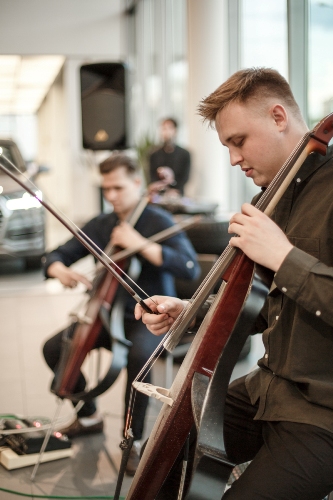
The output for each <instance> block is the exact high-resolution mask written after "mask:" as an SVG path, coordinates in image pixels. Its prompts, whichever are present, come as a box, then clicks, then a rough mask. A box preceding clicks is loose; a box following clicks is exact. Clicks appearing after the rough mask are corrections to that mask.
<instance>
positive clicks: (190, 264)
mask: <svg viewBox="0 0 333 500" xmlns="http://www.w3.org/2000/svg"><path fill="white" fill-rule="evenodd" d="M186 267H187V268H188V269H192V267H194V263H193V262H192V261H191V260H188V261H187V262H186Z"/></svg>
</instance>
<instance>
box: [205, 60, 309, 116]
mask: <svg viewBox="0 0 333 500" xmlns="http://www.w3.org/2000/svg"><path fill="white" fill-rule="evenodd" d="M269 97H276V98H278V99H280V100H281V103H282V104H285V105H286V106H287V107H289V108H290V109H291V110H292V111H293V112H294V114H295V116H296V117H297V118H298V119H300V120H302V115H301V112H300V109H299V107H298V104H297V102H296V101H295V98H294V96H293V93H292V91H291V88H290V86H289V83H288V82H287V80H286V79H285V78H283V76H282V75H280V73H279V72H278V71H276V70H275V69H271V68H247V69H242V70H240V71H237V72H236V73H234V74H233V75H231V76H230V78H228V80H226V81H225V82H224V83H222V85H220V87H218V88H217V89H216V90H215V91H214V92H212V93H211V94H210V95H209V96H208V97H206V98H205V99H203V100H202V101H201V103H200V104H199V106H198V113H199V115H201V116H202V117H203V118H204V120H208V121H209V123H210V125H212V124H213V122H215V120H216V115H217V114H218V112H219V111H221V110H222V109H223V108H225V107H226V106H227V105H228V104H230V103H231V102H239V103H242V104H245V103H246V102H248V101H249V100H250V99H251V100H256V101H258V104H260V103H261V102H262V101H263V100H264V99H265V98H269Z"/></svg>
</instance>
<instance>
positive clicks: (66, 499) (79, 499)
mask: <svg viewBox="0 0 333 500" xmlns="http://www.w3.org/2000/svg"><path fill="white" fill-rule="evenodd" d="M0 491H5V492H6V493H12V494H13V495H19V496H21V497H30V498H60V499H61V500H75V499H76V500H84V499H87V500H98V499H102V500H112V499H113V497H104V496H101V495H99V496H93V497H91V496H90V497H82V496H80V497H63V496H58V495H57V496H52V495H35V494H33V493H20V492H19V491H13V490H7V489H6V488H0ZM120 500H125V498H124V497H120Z"/></svg>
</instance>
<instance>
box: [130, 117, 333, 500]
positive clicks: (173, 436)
mask: <svg viewBox="0 0 333 500" xmlns="http://www.w3.org/2000/svg"><path fill="white" fill-rule="evenodd" d="M332 136H333V113H332V114H330V115H328V116H327V117H326V118H325V119H323V120H322V121H321V122H320V123H319V124H318V125H317V126H316V127H315V128H314V129H313V130H312V131H311V132H309V133H307V134H306V135H305V136H304V137H303V138H302V140H301V141H300V142H299V144H298V145H297V146H296V148H295V150H294V151H293V152H292V154H291V155H290V157H289V158H288V159H287V161H286V162H285V164H284V165H283V166H282V167H281V169H280V170H279V172H278V174H277V175H276V177H275V178H274V179H273V181H272V182H271V184H270V185H269V187H268V188H267V189H266V191H265V192H264V194H263V195H262V197H261V198H260V200H259V202H258V203H257V205H256V207H257V208H259V209H260V210H262V211H263V212H264V213H266V214H267V215H268V216H269V215H271V214H272V211H273V210H274V208H275V206H276V205H277V203H278V201H279V200H280V199H281V197H282V195H283V194H284V192H285V190H286V189H287V187H288V185H289V184H290V182H291V181H292V179H293V178H294V176H295V175H296V173H297V171H298V170H299V168H300V167H301V165H302V164H303V162H304V160H305V159H306V157H307V156H308V155H309V154H310V153H312V152H314V151H316V152H318V153H320V154H322V155H325V154H326V150H327V146H328V143H329V141H330V139H331V138H332ZM260 275H261V276H260ZM219 278H222V279H223V283H222V285H221V288H220V290H219V292H218V294H217V296H216V299H215V301H214V303H213V304H212V306H211V308H210V309H209V311H208V313H207V315H206V317H205V319H204V321H203V323H202V325H201V327H200V329H199V330H198V333H197V334H196V337H195V339H194V341H193V343H192V345H191V347H190V349H189V351H188V353H187V355H186V357H185V360H184V362H183V364H182V365H181V367H180V369H179V371H178V374H177V376H176V378H175V380H174V383H173V385H172V387H171V388H170V390H167V389H164V391H163V397H165V401H167V402H165V403H164V405H163V407H162V409H161V412H160V414H159V416H158V418H157V421H156V423H155V425H154V428H153V430H152V432H151V435H150V438H149V440H148V443H147V446H146V448H145V450H144V453H143V456H142V458H141V461H140V463H139V467H138V469H137V472H136V474H135V476H134V479H133V482H132V484H131V488H130V491H129V493H128V495H127V500H142V499H143V498H144V499H145V500H154V499H155V498H156V497H157V495H158V492H159V491H160V490H161V488H162V485H163V483H164V482H165V480H166V479H167V477H168V474H169V473H170V470H171V468H172V466H173V464H174V463H175V462H176V460H177V457H178V455H179V453H180V451H181V449H182V447H183V446H184V443H185V441H186V439H187V437H188V435H189V432H190V430H191V428H192V427H193V425H194V423H195V422H196V423H197V427H198V444H197V450H196V456H195V463H194V474H193V476H192V483H191V485H190V488H189V490H188V493H187V494H186V495H185V496H183V495H181V496H179V497H178V498H186V500H199V499H200V500H204V499H206V500H215V499H216V500H217V499H218V500H220V499H221V496H222V494H223V491H224V487H225V485H226V480H227V478H228V475H229V474H230V472H231V469H232V467H233V465H234V464H232V463H230V461H229V460H228V457H227V455H226V453H225V449H224V441H223V418H222V417H223V408H224V400H223V395H225V394H226V390H227V386H228V383H229V378H230V375H231V371H232V368H233V366H227V367H226V369H224V367H223V366H222V365H221V364H219V363H218V362H219V360H221V361H222V363H223V362H225V361H226V359H225V358H224V357H223V353H224V352H227V353H228V356H227V357H228V359H229V357H230V358H231V359H232V360H233V361H234V363H235V362H236V361H237V358H238V354H239V353H240V350H241V348H242V344H243V342H244V341H245V338H246V336H245V334H244V332H243V328H245V327H246V325H247V328H246V330H247V332H246V334H249V333H251V330H252V326H253V321H254V319H255V317H256V314H257V313H259V310H260V308H261V304H262V303H263V301H264V299H265V289H266V290H267V289H268V288H267V283H265V276H264V273H263V274H261V272H260V266H256V265H255V264H254V262H253V261H251V260H250V259H249V258H248V257H246V255H245V254H244V253H243V252H241V251H240V250H238V249H235V248H233V247H230V246H228V247H227V248H226V249H225V251H224V252H223V254H222V255H221V257H220V258H219V259H218V261H217V262H216V264H215V265H214V267H213V268H212V270H211V272H210V273H209V275H208V276H207V277H206V279H205V280H204V282H203V283H202V284H201V285H200V287H199V289H198V290H197V292H196V293H195V295H194V296H193V298H192V300H191V304H190V306H189V307H187V308H186V309H185V310H184V312H183V314H182V315H181V316H180V317H179V318H178V320H177V321H176V322H175V323H174V325H173V327H172V328H171V330H170V332H169V336H168V338H167V340H166V341H165V347H166V348H167V349H168V350H170V351H172V349H173V348H174V346H175V345H177V343H178V342H179V339H180V338H181V336H182V335H183V333H184V332H185V330H186V328H187V327H188V325H189V324H190V323H191V321H192V319H193V318H194V316H195V314H196V312H197V311H198V309H199V308H200V307H201V305H202V304H203V302H204V301H205V300H206V298H207V296H208V294H209V292H210V290H211V289H212V287H213V286H214V284H215V283H216V282H217V281H218V279H219ZM254 278H256V279H254ZM260 278H262V279H260ZM256 281H257V283H256ZM253 293H254V294H255V295H256V294H257V295H256V298H255V299H253ZM255 304H257V305H258V306H259V307H258V310H257V311H256V310H253V311H252V312H251V311H250V312H249V311H248V308H247V306H249V308H250V309H251V308H252V309H253V308H254V309H255V307H254V306H255ZM244 318H246V320H244ZM242 332H243V333H242ZM234 337H235V338H234ZM216 373H217V375H216V377H217V379H218V385H219V388H220V396H221V400H220V401H216V400H215V399H214V396H216V395H215V394H213V391H212V390H211V389H212V387H211V384H210V383H209V380H214V379H215V382H216V377H215V374H216ZM221 373H222V374H223V376H224V377H225V378H224V379H221ZM133 385H135V386H136V388H137V389H139V390H141V389H142V390H143V391H144V390H145V387H144V386H145V385H144V384H142V383H141V382H135V383H134V384H133ZM215 385H216V384H215ZM207 386H208V389H207V391H206V388H207ZM202 387H203V390H202V392H203V394H204V395H205V396H204V397H202V398H201V399H204V401H203V402H202V401H201V402H200V396H198V390H199V388H201V389H202ZM152 392H153V391H152ZM159 392H162V391H159ZM205 393H206V394H205ZM196 403H199V408H198V407H197V406H196ZM200 403H201V404H200ZM207 413H208V415H209V417H211V418H206V415H207ZM219 419H221V422H220V420H219Z"/></svg>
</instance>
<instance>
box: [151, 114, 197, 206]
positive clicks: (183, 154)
mask: <svg viewBox="0 0 333 500" xmlns="http://www.w3.org/2000/svg"><path fill="white" fill-rule="evenodd" d="M177 128H178V124H177V121H176V120H175V119H174V118H164V119H163V120H162V122H161V125H160V138H161V142H162V146H161V147H160V148H159V149H157V150H156V151H154V152H153V153H152V154H151V156H150V159H149V173H150V182H151V183H153V184H154V183H156V184H155V186H158V183H161V181H164V186H165V187H167V186H168V187H169V188H171V189H175V190H177V191H178V192H179V194H180V195H181V196H183V195H184V187H185V184H186V182H187V181H188V179H189V176H190V169H191V157H190V153H189V152H188V151H187V150H186V149H184V148H181V147H180V146H178V145H177V144H176V143H175V141H176V135H177ZM161 186H162V187H163V182H162V183H161ZM150 189H151V186H150Z"/></svg>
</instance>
